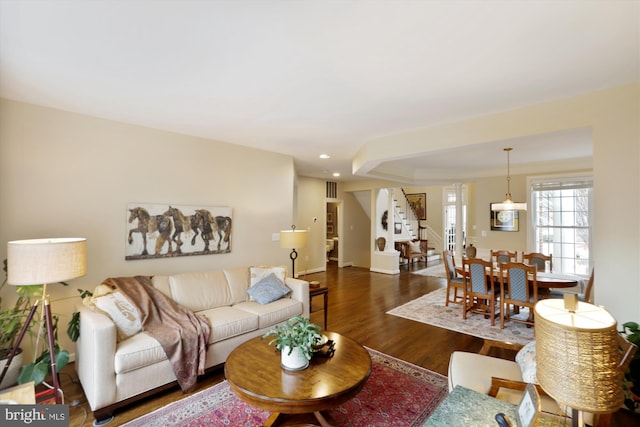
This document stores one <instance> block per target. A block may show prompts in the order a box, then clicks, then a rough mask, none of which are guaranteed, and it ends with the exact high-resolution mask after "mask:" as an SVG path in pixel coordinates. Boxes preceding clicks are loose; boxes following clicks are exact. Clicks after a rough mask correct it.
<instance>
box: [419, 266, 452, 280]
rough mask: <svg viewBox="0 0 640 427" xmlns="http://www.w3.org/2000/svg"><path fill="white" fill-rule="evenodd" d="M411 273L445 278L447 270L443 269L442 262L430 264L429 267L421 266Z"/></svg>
mask: <svg viewBox="0 0 640 427" xmlns="http://www.w3.org/2000/svg"><path fill="white" fill-rule="evenodd" d="M411 274H417V275H419V276H434V277H442V278H443V279H446V278H447V272H446V271H445V269H444V263H440V264H437V265H432V266H431V267H427V268H423V269H422V270H417V271H412V272H411Z"/></svg>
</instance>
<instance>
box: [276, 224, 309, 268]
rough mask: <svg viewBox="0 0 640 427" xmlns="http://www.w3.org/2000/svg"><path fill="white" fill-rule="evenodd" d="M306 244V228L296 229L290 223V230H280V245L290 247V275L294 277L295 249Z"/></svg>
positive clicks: (296, 255)
mask: <svg viewBox="0 0 640 427" xmlns="http://www.w3.org/2000/svg"><path fill="white" fill-rule="evenodd" d="M305 246H307V230H296V226H295V225H292V226H291V230H284V231H281V232H280V247H281V248H287V249H291V254H290V255H289V258H291V277H294V278H295V277H296V258H298V252H297V251H296V249H302V248H304V247H305Z"/></svg>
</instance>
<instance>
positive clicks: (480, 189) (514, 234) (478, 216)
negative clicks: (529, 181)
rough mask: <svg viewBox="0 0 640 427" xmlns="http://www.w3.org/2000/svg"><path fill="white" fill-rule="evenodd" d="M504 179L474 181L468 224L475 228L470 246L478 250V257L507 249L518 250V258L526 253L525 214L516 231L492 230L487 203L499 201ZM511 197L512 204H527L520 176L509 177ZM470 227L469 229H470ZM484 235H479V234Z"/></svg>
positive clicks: (522, 177) (520, 219) (503, 189)
mask: <svg viewBox="0 0 640 427" xmlns="http://www.w3.org/2000/svg"><path fill="white" fill-rule="evenodd" d="M506 185H507V181H506V177H494V178H484V179H479V180H477V181H476V182H475V198H474V201H475V209H474V214H475V215H474V216H473V219H470V220H469V222H470V223H471V222H472V223H474V224H475V225H476V230H475V236H474V246H475V247H477V248H478V249H479V252H478V256H480V255H481V254H483V253H484V252H485V250H486V253H487V254H488V251H489V250H491V249H493V250H500V249H508V250H510V251H518V257H520V254H522V252H523V251H525V250H527V213H526V212H520V213H519V215H518V217H519V222H520V228H519V231H492V230H491V212H490V211H489V209H490V207H489V206H490V204H491V203H496V202H501V201H503V200H504V198H505V193H506ZM511 196H512V198H513V200H514V201H518V202H525V201H527V194H526V177H525V176H522V175H512V176H511ZM470 228H471V227H470ZM483 231H485V232H486V236H485V237H483V236H482V232H483Z"/></svg>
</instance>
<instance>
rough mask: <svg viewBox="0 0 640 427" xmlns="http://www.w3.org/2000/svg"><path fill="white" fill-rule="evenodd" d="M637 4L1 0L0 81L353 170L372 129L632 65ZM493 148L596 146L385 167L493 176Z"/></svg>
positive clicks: (579, 141)
mask: <svg viewBox="0 0 640 427" xmlns="http://www.w3.org/2000/svg"><path fill="white" fill-rule="evenodd" d="M639 5H640V2H639V1H637V0H633V1H622V0H618V1H607V0H602V1H597V0H596V1H573V0H565V1H552V0H549V1H533V0H531V1H511V2H505V1H470V0H469V1H462V0H460V1H456V0H432V1H406V0H399V1H376V0H369V1H320V0H317V1H314V0H308V1H297V2H296V1H275V0H258V1H249V0H245V1H243V0H239V1H223V0H220V1H188V0H186V1H177V0H176V1H162V2H160V1H152V0H133V1H85V2H81V1H73V0H71V1H60V0H52V1H48V2H41V1H9V0H0V96H2V97H4V98H8V99H13V100H18V101H24V102H28V103H33V104H38V105H44V106H48V107H53V108H58V109H62V110H67V111H72V112H78V113H82V114H87V115H92V116H97V117H103V118H107V119H112V120H117V121H121V122H126V123H133V124H138V125H143V126H148V127H152V128H157V129H164V130H169V131H174V132H179V133H184V134H189V135H195V136H200V137H203V138H208V139H214V140H221V141H226V142H231V143H235V144H241V145H246V146H251V147H256V148H261V149H265V150H269V151H275V152H280V153H285V154H289V155H292V156H293V157H294V159H295V162H296V167H297V168H298V171H299V173H300V174H301V175H305V176H313V177H319V178H330V172H333V171H339V172H340V173H341V174H342V176H341V178H340V179H354V178H353V177H351V169H352V166H351V161H352V159H353V157H354V155H355V154H356V153H357V152H358V150H360V149H361V148H362V147H363V146H364V145H365V144H366V143H367V141H370V140H372V139H375V138H378V137H381V136H386V135H393V134H397V133H402V132H406V131H409V130H414V129H419V128H424V127H429V126H433V125H437V124H442V123H447V122H452V121H457V120H461V119H465V118H469V117H476V116H481V115H485V114H490V113H494V112H499V111H505V110H510V109H513V108H518V107H523V106H527V105H532V104H536V103H541V102H546V101H550V100H554V99H559V98H564V97H568V96H573V95H578V94H582V93H587V92H592V91H595V90H599V89H605V88H609V87H614V86H618V85H622V84H626V83H631V82H638V81H640V36H639V34H640V32H639V27H640V7H639ZM505 146H513V147H514V148H515V149H514V151H513V152H512V154H511V165H512V174H513V173H514V172H518V171H520V172H523V171H524V172H526V171H530V170H537V169H536V168H539V165H540V164H547V165H553V164H554V162H552V161H551V160H555V161H563V160H572V159H574V160H576V161H577V162H578V163H580V164H590V159H591V156H592V148H591V134H590V132H589V130H587V129H583V130H576V131H575V132H569V133H564V134H556V135H545V136H543V137H540V138H535V139H532V138H524V139H522V140H518V141H495V142H488V143H487V145H486V146H483V147H476V148H473V149H469V148H467V149H465V150H464V151H460V150H455V151H454V152H455V156H452V155H451V152H450V151H447V152H437V153H425V155H424V156H421V157H419V158H417V157H413V158H409V159H389V161H388V162H385V164H384V165H382V166H381V167H382V168H383V169H384V168H388V169H389V170H403V169H404V170H407V171H411V173H410V175H411V176H413V177H419V178H421V180H422V181H424V180H429V179H430V178H429V177H430V176H431V175H433V176H434V177H435V176H436V175H435V174H436V173H437V174H438V176H442V174H443V173H444V172H446V173H448V174H449V176H453V175H457V176H459V177H460V178H474V177H480V176H489V175H492V174H493V176H496V175H502V174H504V170H505V162H506V156H505V154H504V153H503V152H502V148H503V147H505ZM487 148H489V149H487ZM320 153H329V154H331V156H332V158H331V159H329V160H323V161H320V160H319V159H318V155H319V154H320ZM492 153H493V154H492ZM469 159H473V160H474V162H473V163H476V164H477V163H478V160H479V159H480V160H481V162H480V163H482V164H484V165H486V167H485V168H483V169H482V170H477V169H476V168H475V167H473V165H472V164H471V163H470V162H469V163H467V161H468V160H469ZM548 167H550V166H547V168H548Z"/></svg>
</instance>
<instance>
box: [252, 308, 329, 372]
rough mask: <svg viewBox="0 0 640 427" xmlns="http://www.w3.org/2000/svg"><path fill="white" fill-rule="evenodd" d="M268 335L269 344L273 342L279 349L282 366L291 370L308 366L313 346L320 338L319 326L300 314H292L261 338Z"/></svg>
mask: <svg viewBox="0 0 640 427" xmlns="http://www.w3.org/2000/svg"><path fill="white" fill-rule="evenodd" d="M269 336H272V337H273V338H272V339H271V341H269V345H273V344H275V346H276V348H277V349H278V350H280V353H281V357H282V360H281V363H282V367H283V368H285V369H288V370H291V371H297V370H300V369H305V368H306V367H307V366H309V360H311V356H313V351H314V346H315V344H317V343H318V342H319V341H320V340H321V339H322V335H321V334H320V326H318V325H316V324H314V323H311V321H310V320H309V319H307V318H306V317H302V316H294V317H292V318H291V319H289V320H287V321H286V322H284V323H283V324H282V325H276V326H275V327H274V328H272V329H270V330H269V331H267V332H266V333H265V334H264V335H263V336H262V338H263V339H264V338H267V337H269Z"/></svg>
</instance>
